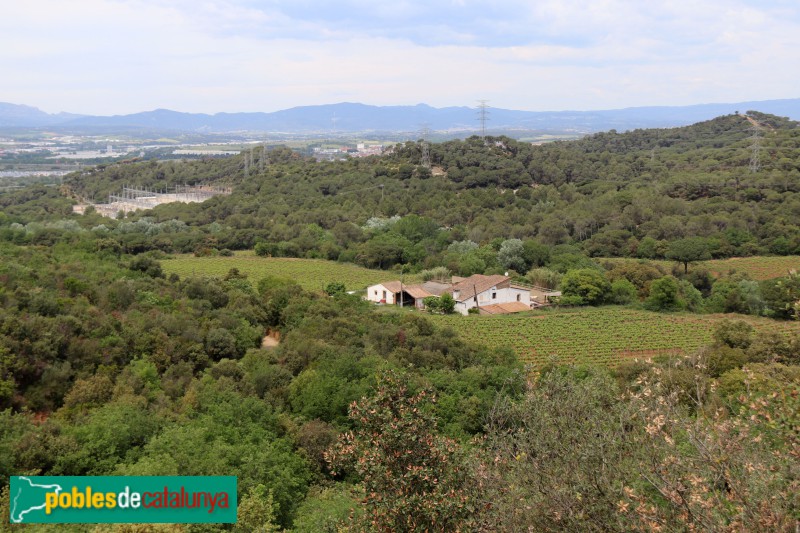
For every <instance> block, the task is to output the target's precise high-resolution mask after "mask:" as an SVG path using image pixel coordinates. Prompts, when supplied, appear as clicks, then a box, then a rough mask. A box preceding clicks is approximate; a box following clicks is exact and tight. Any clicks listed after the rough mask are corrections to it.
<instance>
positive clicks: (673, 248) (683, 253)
mask: <svg viewBox="0 0 800 533" xmlns="http://www.w3.org/2000/svg"><path fill="white" fill-rule="evenodd" d="M666 257H667V259H673V260H675V261H678V262H680V263H683V268H684V272H689V263H694V262H697V261H704V260H706V259H711V253H710V251H709V247H708V242H707V241H706V239H703V238H701V237H690V238H687V239H680V240H677V241H674V242H672V243H670V245H669V247H668V248H667V254H666Z"/></svg>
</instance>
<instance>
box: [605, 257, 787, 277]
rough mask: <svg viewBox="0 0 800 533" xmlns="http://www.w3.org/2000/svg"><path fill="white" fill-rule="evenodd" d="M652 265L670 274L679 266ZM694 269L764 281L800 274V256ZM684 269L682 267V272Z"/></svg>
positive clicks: (714, 263) (719, 261) (749, 259)
mask: <svg viewBox="0 0 800 533" xmlns="http://www.w3.org/2000/svg"><path fill="white" fill-rule="evenodd" d="M599 261H601V262H606V261H608V262H612V263H617V262H626V261H639V259H628V258H617V257H614V258H604V259H600V260H599ZM645 261H647V262H650V263H655V264H658V265H661V266H663V267H664V268H666V270H667V272H669V271H670V270H671V269H672V268H673V267H674V266H676V265H679V264H680V263H677V262H675V261H664V260H650V259H647V260H645ZM692 268H705V269H708V271H709V272H711V273H712V274H713V275H715V276H717V277H719V276H722V275H724V274H727V273H728V272H730V271H731V270H735V271H737V272H744V273H747V274H748V275H749V276H750V277H751V278H752V279H754V280H756V281H762V280H765V279H773V278H780V277H783V276H786V275H787V274H788V273H789V271H790V270H796V271H799V272H800V255H785V256H783V255H782V256H759V255H757V256H753V257H731V258H729V259H712V260H710V261H700V262H697V263H694V264H692V265H689V270H691V269H692ZM682 271H683V267H681V272H682Z"/></svg>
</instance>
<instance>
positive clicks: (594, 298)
mask: <svg viewBox="0 0 800 533" xmlns="http://www.w3.org/2000/svg"><path fill="white" fill-rule="evenodd" d="M610 289H611V284H610V283H609V282H608V281H607V280H606V278H605V277H603V275H602V274H601V273H600V272H598V271H597V270H594V269H590V268H583V269H579V270H570V271H569V272H567V273H566V274H565V275H564V277H563V278H562V279H561V293H562V294H563V295H564V296H567V297H570V296H571V297H575V298H580V300H576V303H579V305H599V304H601V303H603V302H604V301H605V299H606V298H607V296H608V292H609V291H610Z"/></svg>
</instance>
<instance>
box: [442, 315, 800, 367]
mask: <svg viewBox="0 0 800 533" xmlns="http://www.w3.org/2000/svg"><path fill="white" fill-rule="evenodd" d="M726 318H727V319H736V320H744V321H746V322H748V323H749V324H751V325H752V326H753V327H754V328H755V329H756V330H757V331H759V332H767V331H779V332H783V333H789V332H800V323H798V322H781V321H776V320H772V319H768V318H755V317H750V316H744V315H697V314H664V313H654V312H650V311H641V310H636V309H627V308H621V307H600V308H584V309H574V310H572V309H570V310H559V311H545V312H542V311H536V312H532V313H524V314H517V315H500V316H466V317H464V316H452V315H451V316H434V317H433V320H434V321H435V322H436V323H437V324H439V325H446V326H450V327H452V328H453V329H454V330H455V331H456V332H457V333H458V334H459V335H460V336H461V337H462V338H464V339H465V340H467V341H470V342H475V343H483V344H486V345H490V346H509V347H511V348H513V349H514V351H515V352H516V353H517V355H518V356H519V357H520V358H521V359H522V360H523V361H525V362H526V363H530V364H532V365H534V366H541V365H543V364H545V363H547V362H548V361H549V360H550V359H551V358H555V359H557V360H558V361H560V362H562V363H566V362H575V363H600V364H606V365H615V364H618V363H619V362H621V361H624V360H625V359H631V358H640V359H643V358H648V357H653V356H656V355H662V354H681V353H691V352H692V351H694V350H697V349H698V348H701V347H703V346H705V345H707V344H709V343H710V342H711V339H712V333H713V331H714V329H715V328H716V326H717V325H718V324H719V322H720V321H722V320H724V319H726Z"/></svg>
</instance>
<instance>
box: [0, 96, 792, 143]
mask: <svg viewBox="0 0 800 533" xmlns="http://www.w3.org/2000/svg"><path fill="white" fill-rule="evenodd" d="M748 110H755V111H761V112H763V113H770V114H774V115H778V116H784V117H789V118H792V119H795V120H798V119H800V98H796V99H787V100H765V101H760V102H738V103H733V104H701V105H691V106H673V107H666V106H664V107H631V108H626V109H611V110H602V111H515V110H511V109H499V108H490V109H489V115H488V122H487V130H490V131H493V132H494V131H508V130H530V131H554V132H555V131H558V132H575V133H590V132H595V131H607V130H610V129H617V130H620V131H626V130H632V129H636V128H668V127H676V126H685V125H688V124H693V123H696V122H700V121H703V120H708V119H711V118H714V117H717V116H720V115H727V114H731V113H734V112H736V111H739V112H742V113H744V112H745V111H748ZM423 125H425V126H427V127H428V128H430V129H431V130H434V131H476V130H478V129H479V123H478V115H477V112H476V110H475V108H471V107H443V108H435V107H431V106H428V105H425V104H418V105H415V106H372V105H365V104H354V103H340V104H328V105H315V106H302V107H293V108H291V109H285V110H282V111H275V112H273V113H217V114H214V115H207V114H202V113H181V112H178V111H170V110H168V109H156V110H155V111H146V112H143V113H134V114H132V115H114V116H88V115H76V114H72V113H58V114H49V113H45V112H44V111H41V110H39V109H37V108H35V107H30V106H26V105H17V104H8V103H2V102H0V128H48V129H53V130H58V131H65V132H74V133H91V132H93V131H124V130H137V129H138V130H150V131H153V130H155V131H158V130H164V131H180V132H199V133H230V132H275V133H294V134H311V133H331V132H336V133H346V132H369V131H372V132H404V131H407V132H411V131H418V130H419V129H420V128H421V127H422V126H423Z"/></svg>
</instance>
